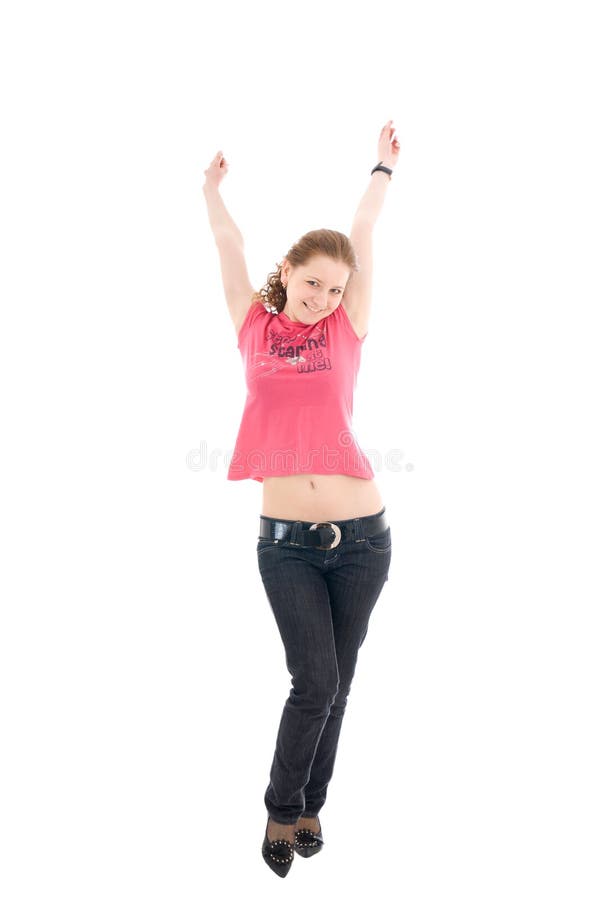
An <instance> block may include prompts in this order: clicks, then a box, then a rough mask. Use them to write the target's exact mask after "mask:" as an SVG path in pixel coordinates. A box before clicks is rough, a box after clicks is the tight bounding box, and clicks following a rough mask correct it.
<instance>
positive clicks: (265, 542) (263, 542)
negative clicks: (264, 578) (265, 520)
mask: <svg viewBox="0 0 600 900" xmlns="http://www.w3.org/2000/svg"><path fill="white" fill-rule="evenodd" d="M281 544H282V541H281V540H276V539H275V538H267V537H259V539H258V541H257V542H256V552H257V554H258V556H262V554H263V553H266V552H267V550H272V549H273V548H274V547H280V546H281Z"/></svg>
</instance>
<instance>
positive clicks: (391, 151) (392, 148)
mask: <svg viewBox="0 0 600 900" xmlns="http://www.w3.org/2000/svg"><path fill="white" fill-rule="evenodd" d="M392 135H394V137H393V138H392ZM399 156H400V142H399V141H398V138H397V137H396V135H395V128H394V121H393V119H390V120H389V122H386V123H385V125H384V126H383V128H382V129H381V134H380V135H379V144H378V145H377V159H378V161H379V160H381V162H382V164H383V165H384V166H388V167H389V168H390V169H393V168H394V166H395V165H396V163H397V162H398V157H399Z"/></svg>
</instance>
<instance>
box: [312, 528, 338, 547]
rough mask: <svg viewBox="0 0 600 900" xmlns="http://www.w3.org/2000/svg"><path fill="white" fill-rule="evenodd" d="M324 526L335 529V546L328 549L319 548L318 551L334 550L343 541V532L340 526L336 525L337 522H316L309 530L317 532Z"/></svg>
mask: <svg viewBox="0 0 600 900" xmlns="http://www.w3.org/2000/svg"><path fill="white" fill-rule="evenodd" d="M323 525H329V527H330V528H332V529H333V532H334V534H335V537H334V539H333V544H330V545H329V546H328V547H323V546H318V547H317V550H333V548H334V547H337V545H338V544H339V542H340V541H341V539H342V531H341V529H340V526H339V525H336V524H335V522H315V524H314V525H311V526H310V528H309V529H308V530H309V531H316V529H317V528H321V527H322V526H323Z"/></svg>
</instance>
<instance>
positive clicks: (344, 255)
mask: <svg viewBox="0 0 600 900" xmlns="http://www.w3.org/2000/svg"><path fill="white" fill-rule="evenodd" d="M317 255H323V256H329V257H331V259H335V260H339V261H340V262H343V263H345V264H346V265H347V266H348V267H349V268H350V278H352V272H358V271H359V269H360V267H359V265H358V262H357V259H356V253H355V252H354V247H353V246H352V244H351V243H350V239H349V238H348V237H346V235H345V234H342V232H341V231H332V230H331V229H330V228H318V229H316V230H314V231H307V232H306V234H304V235H302V237H301V238H300V239H299V240H297V241H296V243H295V244H293V245H292V246H291V247H290V249H289V250H288V252H287V253H286V258H287V260H288V262H289V263H290V265H291V266H304V265H306V264H307V262H308V261H309V259H311V258H312V257H313V256H317ZM281 269H282V266H281V264H279V263H277V264H276V268H275V271H274V272H271V273H270V275H269V276H268V278H267V283H266V284H265V285H264V287H262V288H261V289H260V291H255V292H254V293H253V294H252V302H253V303H262V304H263V305H267V306H268V307H271V309H273V308H274V309H276V310H277V312H278V313H280V312H281V311H282V309H283V307H284V306H285V304H286V301H287V294H286V290H285V287H284V286H283V284H282V283H281Z"/></svg>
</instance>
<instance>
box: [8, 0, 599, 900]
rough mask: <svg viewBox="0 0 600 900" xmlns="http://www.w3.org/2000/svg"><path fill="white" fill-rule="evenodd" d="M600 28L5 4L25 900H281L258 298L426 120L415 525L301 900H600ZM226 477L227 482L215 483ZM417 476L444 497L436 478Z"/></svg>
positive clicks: (396, 304) (405, 337)
mask: <svg viewBox="0 0 600 900" xmlns="http://www.w3.org/2000/svg"><path fill="white" fill-rule="evenodd" d="M591 13H592V4H591V3H588V4H585V3H574V4H573V3H570V4H567V3H554V4H546V5H541V4H538V3H532V2H523V0H520V2H518V3H517V2H504V3H501V4H500V3H497V4H493V5H492V4H482V3H476V2H470V3H467V2H458V3H453V4H447V3H441V2H437V3H431V2H420V3H412V4H393V5H392V4H391V3H387V4H386V3H379V4H363V5H361V6H359V7H357V8H353V7H352V6H348V5H347V4H342V3H340V2H337V3H315V2H310V0H309V2H304V3H302V4H285V3H283V4H276V3H266V2H260V0H258V2H254V3H250V4H246V5H244V6H242V5H237V4H231V3H223V4H210V5H207V4H200V3H174V2H170V3H168V4H167V3H152V4H144V5H142V4H141V3H139V4H138V3H131V2H124V0H120V2H119V3H114V2H103V3H74V2H73V3H64V2H59V3H55V4H41V3H27V2H22V3H19V4H17V3H9V4H5V5H4V6H3V12H2V17H1V20H0V34H1V38H0V67H1V72H0V74H1V86H2V87H1V91H2V96H1V114H2V115H1V118H2V128H3V132H4V137H3V138H2V142H1V151H0V152H1V153H2V157H3V159H2V165H1V169H0V178H1V185H0V189H1V198H0V215H1V228H2V233H1V246H2V257H3V260H2V285H1V287H2V325H1V334H0V342H1V343H0V365H1V373H0V374H1V378H2V407H1V410H0V414H1V422H2V431H3V438H2V442H1V452H2V466H1V477H2V485H1V488H2V493H1V501H0V505H1V510H2V516H1V521H2V534H1V538H2V541H1V551H0V552H1V557H2V582H3V584H2V619H1V622H0V626H1V627H0V641H1V646H0V667H1V670H0V683H1V694H0V696H1V710H0V714H1V723H2V731H3V735H4V736H3V738H2V741H1V751H0V752H1V754H2V764H1V767H0V773H1V774H0V778H1V796H0V821H1V825H2V833H1V835H0V843H1V846H2V857H3V863H2V872H1V874H0V879H1V881H2V884H1V885H0V886H1V887H2V888H3V890H2V894H3V896H4V897H6V898H7V900H17V898H25V897H27V898H36V900H37V898H41V897H49V896H51V895H53V896H60V897H62V898H81V897H85V898H86V900H93V898H94V900H95V898H102V900H105V898H107V897H111V898H115V900H116V898H119V900H120V898H127V900H131V898H137V897H139V898H144V900H150V898H161V900H162V898H165V900H167V898H168V900H171V898H174V897H177V898H178V900H186V898H193V897H194V898H195V897H199V896H202V897H204V896H208V895H209V893H210V895H211V896H215V897H228V896H234V895H235V896H242V895H245V894H246V892H247V891H250V892H251V893H254V892H258V891H260V892H261V894H262V895H263V896H265V897H269V896H276V895H277V896H279V892H280V891H281V890H282V888H281V883H280V881H279V879H277V878H276V876H275V875H274V874H272V873H271V872H270V871H269V869H268V868H267V867H266V866H265V864H264V862H263V861H262V858H261V855H260V847H261V843H262V838H263V836H264V828H265V824H266V815H267V814H266V809H265V807H264V805H263V794H264V791H265V789H266V786H267V783H268V774H269V767H270V764H271V758H272V754H273V750H274V742H275V736H276V730H277V727H278V723H279V717H280V714H281V709H282V707H283V703H284V701H285V699H286V697H287V694H288V691H289V687H290V683H289V676H288V673H287V670H286V668H285V660H284V654H283V646H282V644H281V642H280V638H279V634H278V632H277V629H276V625H275V621H274V619H273V617H272V613H271V610H270V608H269V605H268V602H267V598H266V596H265V594H264V590H263V586H262V583H261V581H260V576H259V572H258V568H257V564H256V556H255V547H256V535H257V524H258V515H259V512H260V509H261V505H260V504H261V497H260V485H259V483H258V482H254V481H244V482H230V481H227V479H226V462H225V461H224V458H225V455H226V454H231V452H232V449H233V445H234V442H235V437H236V433H237V428H238V425H239V420H240V418H241V412H242V407H243V402H244V397H245V386H244V382H243V370H242V365H241V359H240V357H239V352H238V350H237V347H236V337H235V332H234V328H233V324H232V322H231V320H230V319H229V316H228V313H227V310H226V304H225V299H224V295H223V291H222V286H221V281H220V269H219V263H218V256H217V251H216V247H215V245H214V242H213V239H212V234H211V231H210V228H209V224H208V217H207V214H206V208H205V204H204V198H203V194H202V190H201V186H202V183H203V181H204V175H203V171H204V169H205V168H206V167H207V165H208V163H209V162H210V160H211V159H212V158H213V156H214V155H215V153H216V152H217V150H222V151H223V152H224V154H225V156H226V158H227V160H228V162H229V165H230V171H229V174H228V175H227V177H226V179H225V181H224V182H223V186H222V195H223V197H224V200H225V203H226V205H227V207H228V209H229V211H230V213H231V214H232V216H233V217H234V219H235V221H236V222H237V223H238V225H239V227H240V229H241V231H242V233H243V235H244V238H245V247H246V255H247V260H248V268H249V272H250V277H251V280H252V282H253V284H254V286H255V288H259V287H261V286H262V285H263V284H264V282H265V280H266V276H267V274H268V273H269V272H271V271H272V270H273V268H274V265H275V264H276V263H277V262H279V261H280V260H281V258H282V257H283V255H284V254H285V252H286V251H287V250H288V248H289V247H290V246H291V244H292V243H293V242H294V241H295V240H297V239H298V238H299V237H300V236H301V235H302V234H303V233H304V232H306V231H307V230H309V229H312V228H320V227H330V228H336V229H338V230H342V231H345V232H346V233H348V232H349V229H350V225H351V221H352V216H353V213H354V211H355V208H356V206H357V204H358V202H359V200H360V197H361V196H362V193H363V191H364V190H365V189H366V187H367V185H368V181H369V177H370V176H369V172H370V169H371V168H372V166H373V165H374V164H375V163H376V162H377V156H376V154H377V140H378V136H379V131H380V129H381V127H382V125H383V124H384V123H385V122H386V121H387V120H388V119H389V118H392V119H393V120H394V123H395V125H396V130H397V135H398V138H399V140H400V144H401V153H400V160H399V163H398V166H397V168H396V171H395V172H394V177H393V180H392V182H391V184H390V185H389V188H388V191H387V195H386V199H385V204H384V208H383V211H382V213H381V216H380V218H379V220H378V222H377V224H376V230H375V248H374V250H375V292H374V301H373V312H372V316H371V321H370V325H369V335H368V337H367V339H366V341H365V344H364V347H363V356H362V367H361V372H360V375H359V384H358V388H357V392H356V395H355V419H354V426H355V431H356V434H357V436H358V439H359V442H360V444H361V446H363V448H365V450H366V449H369V450H378V451H381V452H383V453H385V452H387V451H389V450H392V449H395V450H397V451H401V452H402V454H403V457H402V458H403V460H404V462H405V463H406V464H408V466H409V467H408V468H406V467H402V468H401V471H391V470H390V469H389V468H386V467H385V466H381V467H379V468H378V469H377V471H376V478H377V483H378V485H379V487H380V490H381V491H382V495H383V497H384V500H385V504H386V508H387V511H388V515H389V518H390V521H391V524H392V533H393V542H394V543H393V556H392V564H391V569H390V577H389V581H388V583H387V584H386V586H385V588H384V591H383V593H382V595H381V598H380V600H379V601H378V604H377V606H376V608H375V610H374V612H373V615H372V618H371V625H370V630H369V636H368V639H367V640H366V642H365V644H364V646H363V648H362V649H361V656H360V658H359V663H358V666H357V672H356V677H355V681H354V684H353V687H352V692H351V696H350V699H349V704H348V709H347V713H346V719H345V723H344V727H343V731H342V736H341V739H340V746H339V753H338V760H337V763H336V771H335V773H334V778H333V780H332V782H331V784H330V788H329V794H328V800H327V804H326V806H325V807H324V808H323V811H322V825H323V832H324V837H325V841H326V846H325V848H324V850H323V852H322V853H321V854H319V855H318V856H317V857H315V858H313V859H311V860H303V859H301V858H300V857H297V859H296V861H295V862H294V865H293V867H292V870H291V872H290V874H289V875H288V877H287V879H286V885H287V887H286V890H287V891H288V894H289V896H293V897H303V898H305V897H307V896H312V897H322V896H326V894H328V895H329V896H331V893H330V892H331V891H333V890H334V889H335V890H336V891H339V892H340V893H342V894H345V895H346V896H350V897H354V896H356V897H359V896H361V897H362V896H365V894H366V892H367V891H368V892H369V894H370V895H371V894H372V895H373V896H382V897H387V896H401V897H403V898H405V900H425V898H427V900H429V898H432V900H433V898H435V900H439V898H445V897H449V896H460V897H461V898H462V900H467V898H469V900H470V898H473V900H480V898H485V900H495V898H502V900H505V898H506V897H511V898H523V900H531V898H537V897H540V898H541V897H543V898H549V897H551V898H571V897H577V898H578V900H588V898H590V900H591V898H594V900H596V898H597V897H598V891H599V888H600V885H599V876H598V866H597V854H598V845H599V844H598V840H599V837H600V835H599V833H598V832H599V827H598V806H599V801H600V791H599V775H598V764H597V761H598V759H599V758H600V746H599V743H600V742H599V739H598V690H597V685H598V683H599V675H600V673H599V671H598V668H599V666H598V638H599V634H598V628H597V624H596V621H595V615H596V613H597V608H598V599H599V591H598V587H599V585H598V581H599V579H598V566H597V562H598V546H599V533H598V532H599V528H598V508H599V500H600V496H599V493H600V492H599V490H598V488H599V481H598V456H599V452H600V442H599V440H598V433H597V425H598V421H597V420H598V392H597V385H598V382H599V374H600V373H599V372H598V330H597V321H595V316H596V315H597V308H598V300H599V291H598V237H599V234H598V232H599V228H598V201H599V199H600V198H599V190H598V188H599V178H598V171H599V165H598V159H599V149H600V148H599V131H598V96H597V92H595V91H594V90H593V84H594V83H596V84H597V83H598V77H599V74H600V73H599V72H598V63H597V60H598V53H597V46H598V34H597V32H596V31H595V30H594V29H593V28H592V16H591ZM202 446H204V447H205V448H206V449H207V452H212V453H213V458H214V460H215V462H214V464H213V465H212V467H209V466H205V467H204V468H202V467H199V466H197V465H196V466H194V465H193V461H194V459H196V460H197V459H198V455H197V451H198V449H199V448H200V447H202ZM410 467H412V469H411V468H410Z"/></svg>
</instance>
